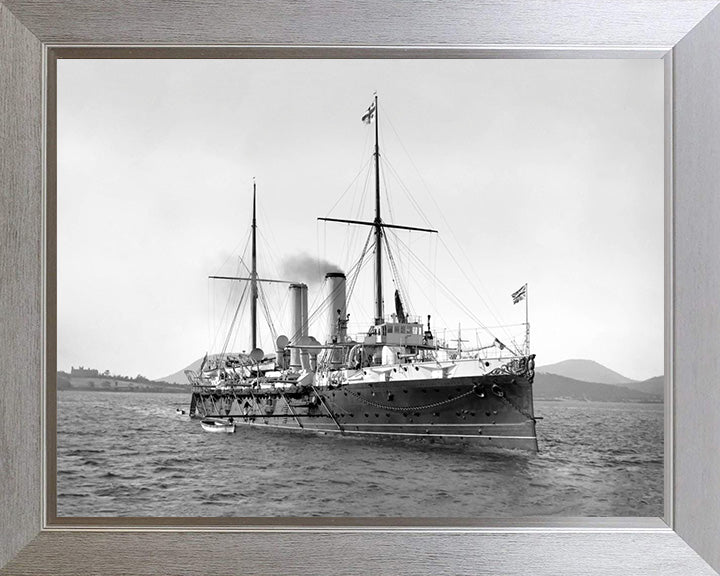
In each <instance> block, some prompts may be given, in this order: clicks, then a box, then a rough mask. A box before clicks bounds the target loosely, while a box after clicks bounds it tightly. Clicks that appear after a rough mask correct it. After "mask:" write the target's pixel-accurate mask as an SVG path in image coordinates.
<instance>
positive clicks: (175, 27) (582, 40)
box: [0, 0, 720, 575]
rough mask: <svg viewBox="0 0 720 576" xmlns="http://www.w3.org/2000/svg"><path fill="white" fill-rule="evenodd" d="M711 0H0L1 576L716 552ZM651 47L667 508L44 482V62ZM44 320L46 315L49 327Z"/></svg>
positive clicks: (48, 82)
mask: <svg viewBox="0 0 720 576" xmlns="http://www.w3.org/2000/svg"><path fill="white" fill-rule="evenodd" d="M717 5H718V2H717V1H715V0H712V1H709V0H707V1H706V0H690V1H688V0H665V1H663V2H656V1H629V0H628V1H620V2H612V3H604V4H602V5H598V4H597V3H594V2H591V1H589V0H580V1H578V2H573V3H562V4H561V3H557V2H553V1H551V0H538V1H535V2H522V1H519V0H502V1H493V2H489V1H481V2H475V1H470V0H462V1H461V2H458V3H454V4H453V5H452V6H448V5H444V4H442V3H439V2H434V1H433V2H415V1H406V2H399V3H383V2H379V1H373V2H367V3H363V4H362V5H360V4H357V3H354V2H348V1H346V0H343V1H341V2H334V3H324V2H319V1H317V0H312V1H309V2H307V3H304V4H303V5H302V6H300V5H297V4H286V3H282V2H279V1H274V2H267V3H262V4H261V3H257V4H254V3H250V2H222V1H205V2H203V3H200V4H198V3H187V2H184V1H181V0H178V1H176V2H162V1H160V0H152V1H147V2H136V1H134V0H133V1H128V2H125V3H117V2H113V1H111V0H97V1H94V2H84V1H82V0H68V1H60V0H55V1H51V2H43V3H37V2H33V1H32V0H0V80H1V82H0V141H1V142H2V156H1V158H0V191H1V194H2V196H0V283H1V284H0V286H1V287H2V290H1V291H0V317H1V318H2V321H1V322H0V336H1V337H2V338H1V340H0V359H1V361H0V366H1V367H2V369H1V370H0V382H2V386H1V387H0V393H2V398H1V399H2V403H1V404H0V407H1V408H0V414H1V415H2V418H0V486H2V490H0V567H2V568H1V569H0V574H2V575H5V574H30V573H32V574H71V573H72V574H91V573H92V574H97V573H102V574H116V573H117V574H161V573H173V574H183V573H188V574H193V573H207V572H208V571H219V572H223V573H227V574H240V573H253V574H277V573H297V574H337V573H348V574H365V573H387V574H411V573H412V574H416V573H432V574H444V573H447V574H459V573H473V574H526V573H528V572H532V573H534V574H558V573H573V574H577V573H582V574H683V575H685V574H714V573H715V572H714V570H713V568H715V569H718V568H720V551H718V548H719V547H718V540H719V538H720V537H718V534H720V495H719V494H720V491H718V489H717V488H718V486H720V452H719V451H718V450H717V443H718V440H720V413H718V411H717V410H716V409H715V407H717V406H718V405H720V387H719V386H716V385H714V384H713V383H715V382H717V381H718V380H719V378H718V376H720V364H719V363H718V360H717V359H718V357H720V354H719V352H720V339H718V338H717V337H716V336H715V333H716V328H717V326H718V325H720V306H719V305H718V302H717V297H716V296H717V294H718V293H720V290H719V289H720V257H719V256H718V255H717V253H716V247H717V246H719V245H720V226H719V225H718V224H720V222H718V220H720V194H718V188H717V184H716V183H717V182H718V181H720V162H718V152H717V150H718V149H720V98H718V97H717V95H718V93H719V92H720V56H718V55H719V54H720V9H719V8H717ZM148 54H152V57H165V58H179V57H195V58H197V57H201V58H202V57H238V56H241V57H263V58H265V57H293V58H302V57H306V58H328V57H336V58H337V57H348V58H358V57H362V58H372V57H383V58H399V57H402V58H408V57H415V58H458V57H465V58H467V57H473V58H602V57H616V58H628V57H641V58H663V60H664V62H665V71H666V74H665V78H666V191H665V201H666V211H665V212H666V222H665V225H666V235H665V238H666V240H665V242H666V250H665V253H666V318H665V320H666V321H665V327H666V328H665V329H666V339H665V341H666V402H665V406H666V429H665V443H666V448H665V456H666V482H665V486H666V489H665V503H666V504H665V515H664V517H663V519H658V518H645V519H642V518H641V519H638V518H610V519H606V518H602V519H598V518H559V519H558V518H555V519H537V518H536V519H530V518H528V519H512V520H501V521H500V520H498V521H488V520H477V521H473V520H467V519H463V520H460V519H452V518H447V519H436V520H433V521H428V520H426V519H425V520H423V519H402V520H399V519H366V518H365V519H349V520H348V519H343V520H338V519H334V518H325V519H314V520H312V521H311V520H307V519H297V520H292V521H288V520H287V519H282V520H280V519H265V520H260V519H248V521H246V522H240V523H238V522H237V521H230V522H220V521H219V520H217V521H212V522H195V521H190V520H189V519H177V520H176V521H169V520H168V521H164V522H163V523H160V522H158V521H157V520H156V519H135V520H134V521H131V520H128V519H124V520H120V519H109V520H108V519H102V520H98V521H97V522H85V523H83V524H78V523H63V522H61V521H60V519H58V518H55V517H54V514H53V513H52V511H53V510H54V506H53V501H52V498H53V490H52V489H49V490H48V486H52V485H54V467H53V465H52V462H53V457H54V451H53V446H54V442H55V438H54V406H53V404H52V402H53V401H52V398H53V397H54V394H52V393H51V392H54V388H53V387H52V386H51V385H48V382H49V381H50V379H49V378H46V375H47V374H52V373H54V368H53V366H54V356H53V354H54V353H53V350H54V343H55V332H54V326H53V321H52V319H53V314H54V309H53V302H54V293H53V288H52V286H51V285H50V284H48V283H46V279H47V278H48V271H52V270H53V269H54V266H55V262H54V259H53V252H52V250H47V249H46V247H47V246H48V243H52V242H53V237H54V230H53V229H52V226H49V225H48V222H51V220H52V218H50V216H52V215H53V214H54V210H55V206H54V196H53V195H52V194H48V193H47V191H48V189H52V188H53V186H54V177H55V176H54V158H55V142H54V139H53V138H52V137H48V135H50V136H51V135H52V134H53V133H54V132H53V129H54V126H53V122H54V109H53V106H54V83H53V78H54V62H55V61H56V59H57V58H58V57H148ZM46 320H47V323H46Z"/></svg>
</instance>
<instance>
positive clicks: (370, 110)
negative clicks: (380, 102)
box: [362, 102, 375, 124]
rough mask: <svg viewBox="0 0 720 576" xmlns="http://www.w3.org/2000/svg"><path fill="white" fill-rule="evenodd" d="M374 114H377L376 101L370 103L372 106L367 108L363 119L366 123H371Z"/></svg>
mask: <svg viewBox="0 0 720 576" xmlns="http://www.w3.org/2000/svg"><path fill="white" fill-rule="evenodd" d="M373 116H375V102H373V103H372V104H370V107H369V108H368V109H367V112H365V114H364V115H363V117H362V121H363V122H365V124H370V122H372V119H373Z"/></svg>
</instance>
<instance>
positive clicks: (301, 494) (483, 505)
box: [57, 391, 663, 518]
mask: <svg viewBox="0 0 720 576" xmlns="http://www.w3.org/2000/svg"><path fill="white" fill-rule="evenodd" d="M118 403H121V404H122V410H118ZM186 405H187V396H185V395H169V394H148V393H123V394H120V395H118V394H109V393H102V392H92V393H87V392H81V391H66V392H61V393H60V394H59V395H58V443H57V445H58V484H57V487H58V516H60V517H62V516H206V517H207V516H237V517H249V516H267V517H271V516H281V517H282V516H358V517H361V516H402V517H439V516H442V517H458V518H460V517H507V516H661V515H662V513H663V405H662V404H633V403H625V404H619V403H609V402H545V401H538V400H536V401H535V410H536V413H537V414H538V415H539V416H544V417H545V418H544V420H542V421H540V423H538V432H539V439H540V452H539V453H529V452H521V451H497V452H488V453H483V452H479V451H476V450H466V449H464V448H462V447H460V446H438V445H434V444H426V443H421V442H417V443H411V442H407V441H397V440H392V439H381V438H377V439H376V438H373V439H368V438H357V437H343V436H338V435H329V436H317V435H306V434H302V433H287V432H285V433H283V432H282V431H279V430H277V431H276V430H271V429H257V428H255V427H250V426H247V427H242V428H240V429H239V430H238V432H237V433H236V434H228V435H225V434H217V435H215V434H212V435H211V434H207V433H204V432H203V431H202V429H201V428H200V426H198V423H197V421H191V420H189V419H188V418H187V415H179V414H177V413H176V412H175V408H176V407H182V406H186ZM178 447H182V448H181V449H179V448H178Z"/></svg>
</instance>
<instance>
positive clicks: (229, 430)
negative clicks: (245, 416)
mask: <svg viewBox="0 0 720 576" xmlns="http://www.w3.org/2000/svg"><path fill="white" fill-rule="evenodd" d="M200 426H202V429H203V430H205V432H216V433H217V432H220V433H225V434H233V433H234V432H235V423H234V422H233V421H232V418H231V419H230V420H224V419H223V418H206V419H205V420H202V421H201V422H200Z"/></svg>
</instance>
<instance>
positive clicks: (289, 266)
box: [280, 254, 342, 284]
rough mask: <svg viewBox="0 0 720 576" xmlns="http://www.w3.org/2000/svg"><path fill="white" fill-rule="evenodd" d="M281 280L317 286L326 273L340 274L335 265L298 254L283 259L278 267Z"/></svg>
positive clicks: (307, 255)
mask: <svg viewBox="0 0 720 576" xmlns="http://www.w3.org/2000/svg"><path fill="white" fill-rule="evenodd" d="M280 268H281V272H282V276H283V280H290V281H292V282H303V283H305V284H319V283H320V282H322V281H323V280H324V279H325V274H327V273H328V272H342V270H340V267H339V266H338V265H337V264H333V263H332V262H328V261H327V260H323V259H319V258H314V257H313V256H310V255H309V254H299V255H297V256H292V257H289V258H285V259H284V260H283V261H282V264H281V265H280Z"/></svg>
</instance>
